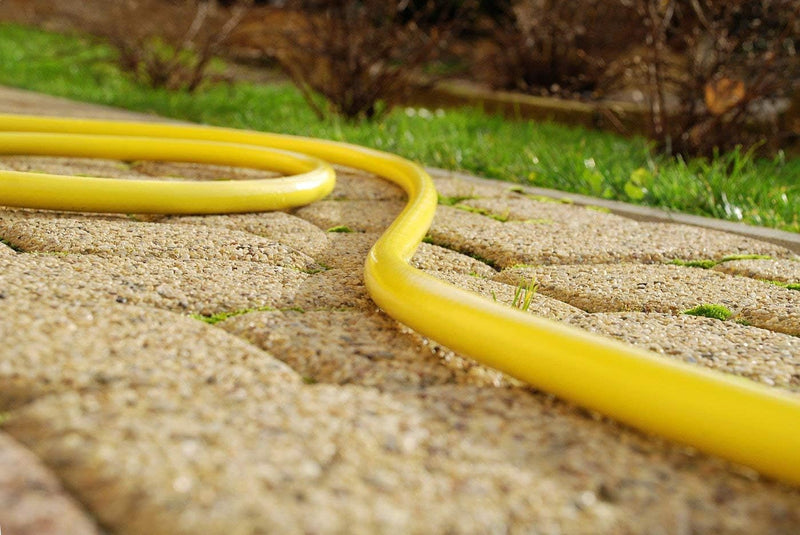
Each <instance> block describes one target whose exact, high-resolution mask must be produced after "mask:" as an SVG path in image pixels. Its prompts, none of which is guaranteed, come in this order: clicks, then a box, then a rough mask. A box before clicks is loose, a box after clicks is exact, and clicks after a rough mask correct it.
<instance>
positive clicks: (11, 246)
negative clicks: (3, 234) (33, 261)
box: [0, 238, 25, 253]
mask: <svg viewBox="0 0 800 535" xmlns="http://www.w3.org/2000/svg"><path fill="white" fill-rule="evenodd" d="M0 243H2V244H5V245H7V246H8V247H9V248H11V249H13V250H15V251H16V252H18V253H24V252H25V250H24V249H22V247H17V246H16V245H14V244H13V243H11V242H10V241H8V240H7V239H5V238H0Z"/></svg>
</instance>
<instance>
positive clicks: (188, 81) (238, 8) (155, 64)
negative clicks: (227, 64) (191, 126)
mask: <svg viewBox="0 0 800 535" xmlns="http://www.w3.org/2000/svg"><path fill="white" fill-rule="evenodd" d="M231 4H232V5H231V6H230V7H221V6H219V5H218V4H217V3H216V2H214V1H210V0H183V1H169V0H166V1H165V0H160V1H159V0H114V1H111V2H108V5H107V7H106V10H107V12H106V13H105V16H104V21H105V23H104V24H102V25H99V26H98V27H97V28H95V29H94V33H96V34H98V35H100V36H102V37H105V38H106V39H108V41H109V42H110V43H111V45H112V46H114V47H115V48H116V49H117V51H118V60H117V61H118V64H119V66H120V67H121V68H122V69H123V70H125V71H127V72H130V73H132V74H133V75H134V76H135V77H136V78H137V80H138V81H140V82H142V83H144V84H147V85H149V86H151V87H163V88H166V89H171V90H176V89H184V90H187V91H190V92H192V91H195V90H196V89H197V88H198V87H200V86H201V85H202V84H203V82H205V81H207V80H208V79H209V78H210V74H209V69H208V68H209V65H210V63H211V61H212V59H213V58H214V57H215V56H217V55H219V54H220V53H221V52H222V51H223V50H224V47H225V44H226V41H227V40H228V38H229V37H230V35H231V33H232V32H233V30H234V29H235V28H236V27H237V25H238V24H239V23H240V22H241V20H242V18H243V17H244V15H245V13H246V11H247V8H248V5H249V4H250V2H246V1H239V2H232V3H231Z"/></svg>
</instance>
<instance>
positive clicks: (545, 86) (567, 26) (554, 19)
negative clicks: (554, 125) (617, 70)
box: [490, 0, 641, 95]
mask: <svg viewBox="0 0 800 535" xmlns="http://www.w3.org/2000/svg"><path fill="white" fill-rule="evenodd" d="M632 15H633V11H632V9H631V8H630V7H629V6H628V5H627V3H626V2H622V1H617V0H579V1H575V2H561V1H559V0H522V1H519V2H517V3H516V4H515V5H514V7H513V12H512V17H511V20H510V21H504V23H503V24H501V25H498V26H497V28H496V37H495V39H496V41H497V44H498V47H497V50H496V52H495V53H494V54H493V55H492V57H491V58H490V59H491V63H492V68H491V70H492V72H493V80H491V83H492V85H493V86H494V87H495V88H498V89H510V90H517V91H522V92H525V93H540V94H570V95H574V94H576V93H577V94H591V93H592V92H594V91H595V90H596V89H597V87H598V85H599V81H600V80H601V79H602V76H603V73H604V71H605V69H606V68H607V65H608V64H609V62H610V61H611V60H613V59H614V57H615V56H616V55H617V54H619V52H620V51H621V50H624V48H625V43H627V42H628V40H629V39H631V38H632V37H633V38H634V39H635V35H636V34H637V32H638V33H641V31H640V30H638V29H637V26H636V25H635V24H631V21H632V20H633V18H634V17H632ZM621 40H622V46H620V45H621V43H620V41H621Z"/></svg>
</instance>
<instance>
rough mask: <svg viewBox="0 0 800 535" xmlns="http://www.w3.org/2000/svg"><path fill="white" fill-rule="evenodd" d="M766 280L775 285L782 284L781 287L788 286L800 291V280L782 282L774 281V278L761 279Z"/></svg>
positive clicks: (789, 288) (788, 288) (790, 288)
mask: <svg viewBox="0 0 800 535" xmlns="http://www.w3.org/2000/svg"><path fill="white" fill-rule="evenodd" d="M761 280H763V281H764V282H767V283H769V284H774V285H775V286H780V287H781V288H786V289H787V290H797V291H800V282H782V281H773V280H765V279H761Z"/></svg>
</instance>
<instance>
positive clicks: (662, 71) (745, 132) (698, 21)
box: [618, 0, 800, 154]
mask: <svg viewBox="0 0 800 535" xmlns="http://www.w3.org/2000/svg"><path fill="white" fill-rule="evenodd" d="M635 5H636V9H637V12H638V13H639V15H640V17H641V19H642V22H643V25H644V26H645V28H646V29H647V34H646V37H645V45H646V47H645V49H644V52H643V54H642V57H641V58H639V59H641V61H639V62H638V65H632V64H628V65H627V66H626V68H628V69H631V68H633V69H634V71H635V72H636V73H637V74H636V76H637V77H638V79H639V85H640V86H641V87H642V88H643V89H644V90H645V91H646V94H647V97H648V98H647V101H648V103H649V106H650V117H651V125H652V135H653V137H654V138H655V139H657V140H658V141H659V142H661V144H662V145H663V147H664V148H665V149H666V150H667V151H668V152H677V153H684V154H710V153H712V152H713V151H714V150H716V149H722V150H726V149H731V148H733V147H735V146H736V145H745V146H750V145H753V144H754V143H759V142H762V141H763V140H764V138H768V140H769V143H770V144H771V145H773V147H771V148H774V147H775V146H778V145H779V144H780V143H781V141H782V139H783V138H784V137H786V136H787V135H790V133H789V132H787V131H785V130H784V128H783V127H782V125H781V124H780V122H779V121H778V117H779V116H780V113H781V112H782V111H784V110H785V108H786V107H788V106H789V105H790V104H789V103H790V99H791V95H792V93H793V92H796V91H797V90H798V80H799V78H800V58H799V57H798V54H797V48H798V47H800V3H798V2H797V1H796V0H729V1H727V2H722V1H716V0H636V4H635ZM618 67H619V66H618Z"/></svg>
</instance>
